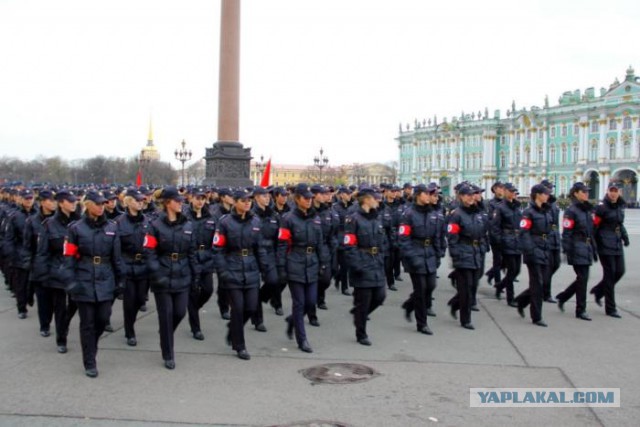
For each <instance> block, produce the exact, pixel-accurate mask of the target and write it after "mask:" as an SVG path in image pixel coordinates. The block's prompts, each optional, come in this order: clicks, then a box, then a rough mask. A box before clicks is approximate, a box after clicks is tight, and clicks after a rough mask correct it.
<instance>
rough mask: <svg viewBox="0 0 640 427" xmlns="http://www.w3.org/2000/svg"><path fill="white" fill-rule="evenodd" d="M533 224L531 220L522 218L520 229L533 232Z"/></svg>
mask: <svg viewBox="0 0 640 427" xmlns="http://www.w3.org/2000/svg"><path fill="white" fill-rule="evenodd" d="M532 225H533V222H532V221H531V220H530V219H529V218H522V219H521V220H520V228H521V229H523V230H531V226H532Z"/></svg>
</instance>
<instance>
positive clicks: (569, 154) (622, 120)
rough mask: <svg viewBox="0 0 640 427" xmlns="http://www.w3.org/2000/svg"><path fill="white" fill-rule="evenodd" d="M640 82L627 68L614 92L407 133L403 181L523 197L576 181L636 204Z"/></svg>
mask: <svg viewBox="0 0 640 427" xmlns="http://www.w3.org/2000/svg"><path fill="white" fill-rule="evenodd" d="M639 80H640V78H639V77H636V76H635V71H634V70H633V68H631V67H629V69H628V70H627V72H626V76H625V78H624V80H623V81H622V82H620V81H618V79H616V80H615V81H614V83H613V84H611V86H610V87H609V89H605V88H601V89H600V91H599V94H598V95H596V92H595V89H594V88H588V89H586V90H585V91H584V93H581V91H580V90H576V91H574V92H565V93H564V94H563V95H562V96H561V97H560V99H559V102H558V105H555V106H549V101H548V99H545V102H544V106H543V107H542V108H540V107H531V108H530V109H529V110H527V109H526V108H522V109H516V106H515V103H513V104H512V107H511V109H510V110H509V111H507V114H506V116H507V117H506V118H501V117H500V111H495V112H494V114H493V117H490V115H489V112H488V110H487V109H485V111H484V112H482V111H479V112H477V113H475V112H474V113H471V114H465V113H464V112H463V113H462V114H461V115H460V117H453V118H451V119H450V120H447V119H446V118H445V119H443V120H441V121H438V119H437V117H434V118H433V119H429V120H423V121H422V122H419V121H417V120H416V121H415V122H414V125H413V128H412V127H411V126H410V125H406V126H405V127H404V128H403V127H402V126H401V127H400V130H399V135H398V137H397V138H396V141H397V143H398V148H399V151H400V157H399V164H398V172H399V181H400V182H410V183H413V184H415V183H419V182H430V181H435V182H438V183H439V184H440V185H441V186H442V188H443V193H444V194H445V195H451V194H452V193H453V191H452V189H453V187H454V186H455V185H456V184H457V183H458V182H461V181H464V180H468V181H471V182H473V183H476V184H478V185H481V186H482V187H484V188H485V189H486V190H487V191H489V189H490V187H491V184H492V183H493V182H495V181H496V180H501V181H508V182H513V183H514V184H515V185H516V186H517V187H518V188H519V189H520V191H521V193H522V194H523V195H526V194H528V192H529V189H530V188H531V186H532V185H534V184H535V183H538V182H539V181H540V180H542V179H544V178H547V179H550V180H551V181H553V182H554V183H555V185H556V193H557V194H566V193H567V192H568V190H569V188H570V187H571V185H572V184H573V183H574V182H576V181H583V182H585V183H587V185H589V187H590V188H591V193H590V197H591V198H593V199H597V198H601V197H602V196H603V195H604V193H605V191H606V186H607V184H608V183H609V181H610V180H612V179H613V180H617V181H619V182H622V183H623V184H624V193H623V194H624V197H625V198H626V199H627V200H628V201H637V199H638V195H637V181H638V173H639V172H640V168H639V163H638V159H639V155H640V83H639Z"/></svg>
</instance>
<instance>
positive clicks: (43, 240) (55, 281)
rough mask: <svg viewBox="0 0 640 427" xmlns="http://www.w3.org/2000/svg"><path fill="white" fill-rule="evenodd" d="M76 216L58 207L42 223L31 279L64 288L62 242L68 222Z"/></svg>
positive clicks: (67, 230) (47, 285)
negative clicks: (67, 214) (64, 212)
mask: <svg viewBox="0 0 640 427" xmlns="http://www.w3.org/2000/svg"><path fill="white" fill-rule="evenodd" d="M78 218H79V217H78V216H77V214H76V213H72V214H71V216H66V215H65V214H63V213H62V211H61V210H60V209H58V210H56V213H55V214H53V216H51V217H49V218H47V219H46V220H45V221H44V222H43V223H42V225H43V228H42V231H41V232H40V235H39V236H38V248H37V250H36V257H35V259H34V262H33V266H32V268H33V271H32V272H31V276H30V278H31V280H34V281H37V282H42V285H43V286H44V287H47V288H55V289H65V288H66V286H67V278H65V277H63V275H62V266H63V264H64V242H65V240H66V238H67V236H68V235H69V228H68V226H69V224H70V223H71V222H73V221H75V220H76V219H78Z"/></svg>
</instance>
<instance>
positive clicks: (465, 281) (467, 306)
mask: <svg viewBox="0 0 640 427" xmlns="http://www.w3.org/2000/svg"><path fill="white" fill-rule="evenodd" d="M482 270H483V269H482V268H478V269H468V268H457V269H456V270H455V277H456V283H457V288H456V289H457V291H458V292H457V293H456V294H455V295H454V296H453V298H451V299H450V300H449V303H448V304H449V305H450V306H451V308H452V309H453V310H455V311H458V310H460V324H461V325H465V324H467V323H471V305H472V302H473V288H474V286H475V287H477V283H478V282H479V280H480V277H481V276H482Z"/></svg>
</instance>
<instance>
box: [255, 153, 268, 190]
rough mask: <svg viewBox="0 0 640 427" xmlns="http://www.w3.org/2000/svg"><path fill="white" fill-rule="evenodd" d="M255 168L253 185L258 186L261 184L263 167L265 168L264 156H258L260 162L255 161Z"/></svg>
mask: <svg viewBox="0 0 640 427" xmlns="http://www.w3.org/2000/svg"><path fill="white" fill-rule="evenodd" d="M255 166H256V172H257V174H256V182H255V184H256V185H258V184H260V182H262V174H263V173H264V170H265V167H266V166H267V165H266V164H265V162H264V155H262V154H261V155H260V161H259V162H258V161H257V160H256V163H255Z"/></svg>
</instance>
